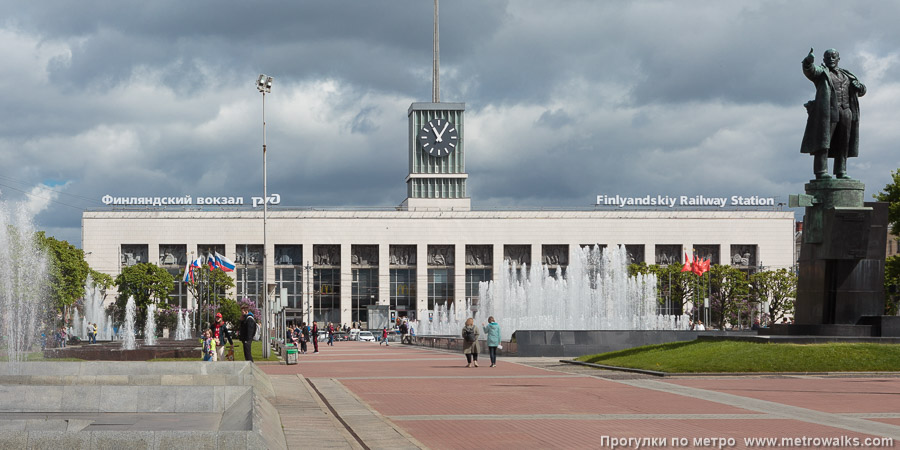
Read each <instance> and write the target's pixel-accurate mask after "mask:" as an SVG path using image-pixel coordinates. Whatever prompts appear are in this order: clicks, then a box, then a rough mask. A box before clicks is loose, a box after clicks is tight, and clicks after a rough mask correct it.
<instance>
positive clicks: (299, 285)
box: [275, 266, 303, 308]
mask: <svg viewBox="0 0 900 450" xmlns="http://www.w3.org/2000/svg"><path fill="white" fill-rule="evenodd" d="M275 284H277V285H278V286H281V288H282V289H284V291H285V293H286V295H287V307H288V308H303V268H302V267H300V266H295V267H281V266H277V267H275Z"/></svg>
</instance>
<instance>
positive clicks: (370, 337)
mask: <svg viewBox="0 0 900 450" xmlns="http://www.w3.org/2000/svg"><path fill="white" fill-rule="evenodd" d="M357 339H359V340H360V341H366V342H375V335H374V334H372V332H371V331H360V332H359V337H358V338H357Z"/></svg>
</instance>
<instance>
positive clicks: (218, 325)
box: [209, 313, 255, 361]
mask: <svg viewBox="0 0 900 450" xmlns="http://www.w3.org/2000/svg"><path fill="white" fill-rule="evenodd" d="M209 331H210V332H212V336H213V339H215V340H216V357H215V359H213V361H224V360H225V340H226V339H227V340H228V345H230V346H232V347H234V342H233V341H232V340H231V331H229V330H228V325H227V324H226V323H225V320H223V319H222V313H216V321H215V322H213V324H212V325H210V327H209ZM254 333H255V331H254Z"/></svg>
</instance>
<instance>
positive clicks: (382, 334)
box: [378, 327, 391, 347]
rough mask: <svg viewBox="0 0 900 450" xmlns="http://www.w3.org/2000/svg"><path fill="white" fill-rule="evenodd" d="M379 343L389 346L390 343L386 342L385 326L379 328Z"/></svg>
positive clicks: (386, 332)
mask: <svg viewBox="0 0 900 450" xmlns="http://www.w3.org/2000/svg"><path fill="white" fill-rule="evenodd" d="M381 344H384V345H385V346H387V347H390V346H391V344H388V331H387V327H384V328H382V329H381V342H379V343H378V345H381Z"/></svg>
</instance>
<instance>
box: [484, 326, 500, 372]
mask: <svg viewBox="0 0 900 450" xmlns="http://www.w3.org/2000/svg"><path fill="white" fill-rule="evenodd" d="M481 326H482V327H484V334H485V335H486V336H487V346H488V352H489V353H490V355H491V367H495V366H496V365H497V347H499V346H500V324H498V323H497V322H495V321H494V316H491V317H488V324H487V325H485V324H484V323H483V322H482V324H481Z"/></svg>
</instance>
